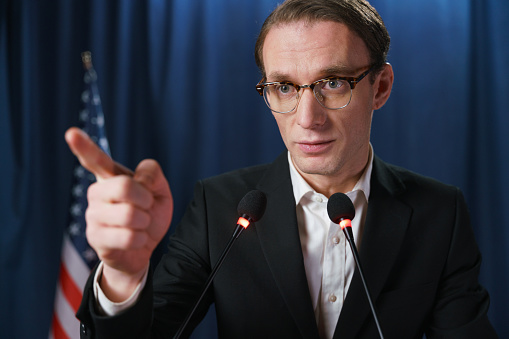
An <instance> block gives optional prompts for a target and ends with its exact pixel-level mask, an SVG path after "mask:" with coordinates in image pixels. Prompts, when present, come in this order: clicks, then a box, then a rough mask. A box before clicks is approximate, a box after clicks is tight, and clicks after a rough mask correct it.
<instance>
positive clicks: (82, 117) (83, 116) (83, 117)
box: [80, 108, 88, 121]
mask: <svg viewBox="0 0 509 339" xmlns="http://www.w3.org/2000/svg"><path fill="white" fill-rule="evenodd" d="M87 119H88V109H86V108H85V109H83V110H81V112H80V120H81V121H87Z"/></svg>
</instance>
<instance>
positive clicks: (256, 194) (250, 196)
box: [237, 190, 267, 222]
mask: <svg viewBox="0 0 509 339" xmlns="http://www.w3.org/2000/svg"><path fill="white" fill-rule="evenodd" d="M265 207H267V197H266V196H265V193H263V192H262V191H259V190H252V191H249V192H248V193H247V194H246V195H245V196H244V198H242V200H241V201H240V202H239V205H238V207H237V212H238V213H239V216H244V215H245V216H247V217H248V218H249V219H250V221H253V222H255V221H258V220H260V219H261V218H262V216H263V214H264V213H265Z"/></svg>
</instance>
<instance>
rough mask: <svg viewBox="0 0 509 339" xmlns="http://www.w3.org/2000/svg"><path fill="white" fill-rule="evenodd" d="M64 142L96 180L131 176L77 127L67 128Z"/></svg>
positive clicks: (130, 172)
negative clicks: (122, 175) (116, 176)
mask: <svg viewBox="0 0 509 339" xmlns="http://www.w3.org/2000/svg"><path fill="white" fill-rule="evenodd" d="M65 141H66V142H67V144H68V145H69V148H70V149H71V151H72V152H73V153H74V155H75V156H76V157H77V158H78V160H79V162H80V163H81V165H82V166H83V167H85V168H86V169H87V170H89V171H90V172H92V173H93V174H94V175H95V176H96V178H98V179H107V178H110V177H113V176H115V175H121V174H125V175H129V176H132V175H133V172H132V171H131V170H129V169H128V168H126V167H124V166H122V165H121V164H119V163H117V162H115V161H113V159H111V158H110V156H109V155H108V154H106V153H104V152H103V150H101V149H100V148H99V146H97V144H96V143H95V142H94V141H93V140H92V139H90V137H89V136H88V134H86V133H85V132H83V131H82V130H81V129H79V128H77V127H71V128H69V129H68V130H67V131H66V132H65Z"/></svg>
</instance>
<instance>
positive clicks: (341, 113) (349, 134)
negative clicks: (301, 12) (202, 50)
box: [263, 21, 376, 189]
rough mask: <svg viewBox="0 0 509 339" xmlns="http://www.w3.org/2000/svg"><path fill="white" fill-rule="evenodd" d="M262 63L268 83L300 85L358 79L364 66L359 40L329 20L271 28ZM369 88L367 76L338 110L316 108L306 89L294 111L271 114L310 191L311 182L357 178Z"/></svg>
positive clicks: (365, 144)
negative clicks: (347, 103) (280, 82)
mask: <svg viewBox="0 0 509 339" xmlns="http://www.w3.org/2000/svg"><path fill="white" fill-rule="evenodd" d="M263 61H264V66H265V74H266V77H267V81H268V82H271V81H291V82H293V83H296V84H300V85H304V84H310V83H312V82H314V81H316V80H319V79H323V78H326V77H329V76H358V75H359V74H361V73H362V72H364V71H366V70H368V69H369V67H370V58H369V52H368V49H367V47H366V45H365V43H364V42H363V41H362V39H361V38H359V37H358V36H357V35H356V34H354V33H353V32H351V31H350V30H349V29H348V28H347V26H345V25H343V24H340V23H336V22H330V21H323V22H316V23H313V24H308V23H305V22H296V23H291V24H284V25H279V26H275V27H273V28H272V29H271V30H270V31H269V33H268V34H267V37H266V40H265V43H264V45H263ZM374 86H376V82H375V84H374V85H373V84H371V83H370V79H369V75H368V76H367V77H366V79H364V80H362V81H361V82H360V83H358V84H357V87H355V89H354V90H353V92H352V99H351V102H350V104H349V105H348V106H347V107H345V108H343V109H340V110H330V109H326V108H324V107H322V106H321V105H320V104H319V103H318V101H317V100H316V99H315V97H314V95H313V92H312V91H311V90H309V89H305V90H303V89H301V93H300V95H301V99H300V102H299V105H298V107H297V108H296V109H295V110H294V111H292V112H290V113H286V114H281V113H273V114H274V117H275V119H276V121H277V124H278V126H279V131H280V133H281V136H282V138H283V141H284V143H285V145H286V147H287V148H288V150H289V152H290V154H291V157H292V159H293V162H294V164H295V167H296V168H297V170H298V171H299V172H300V173H301V174H302V175H303V177H304V178H305V179H306V180H307V181H308V182H309V183H310V184H311V185H312V186H313V183H312V182H313V181H314V180H315V179H317V180H320V181H322V182H323V180H324V179H325V180H330V179H334V180H336V181H337V180H338V179H339V180H343V181H346V180H350V179H351V180H354V179H355V178H353V177H355V176H360V173H361V172H362V170H363V168H364V167H365V166H366V164H367V160H368V155H369V136H370V128H371V118H372V113H373V109H374V105H373V100H374V92H375V91H374ZM357 179H358V177H357ZM357 179H355V180H357ZM354 184H355V183H353V185H354ZM353 185H352V186H353ZM315 189H316V188H315Z"/></svg>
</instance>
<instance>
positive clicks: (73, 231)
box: [69, 222, 81, 236]
mask: <svg viewBox="0 0 509 339" xmlns="http://www.w3.org/2000/svg"><path fill="white" fill-rule="evenodd" d="M69 234H70V235H74V236H78V235H80V234H81V227H80V224H78V223H77V222H73V223H72V224H71V225H70V226H69Z"/></svg>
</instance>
